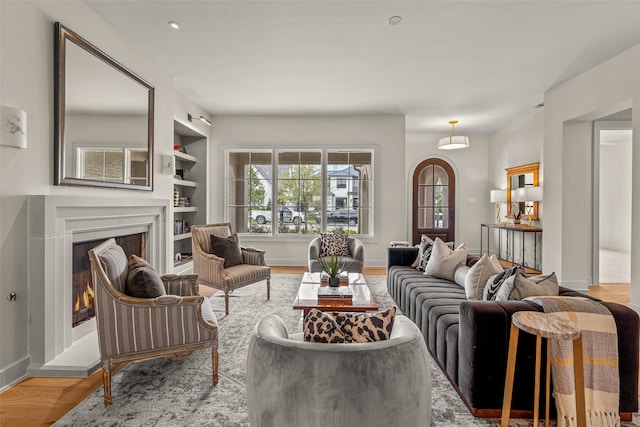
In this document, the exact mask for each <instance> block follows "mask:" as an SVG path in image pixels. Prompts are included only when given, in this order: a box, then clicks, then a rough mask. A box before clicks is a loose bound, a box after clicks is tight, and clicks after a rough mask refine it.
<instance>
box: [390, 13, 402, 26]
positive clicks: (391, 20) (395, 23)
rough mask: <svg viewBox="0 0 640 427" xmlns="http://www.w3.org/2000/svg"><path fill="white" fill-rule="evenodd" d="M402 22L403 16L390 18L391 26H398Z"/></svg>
mask: <svg viewBox="0 0 640 427" xmlns="http://www.w3.org/2000/svg"><path fill="white" fill-rule="evenodd" d="M400 21H402V16H397V15H396V16H392V17H391V18H389V25H398V24H399V23H400Z"/></svg>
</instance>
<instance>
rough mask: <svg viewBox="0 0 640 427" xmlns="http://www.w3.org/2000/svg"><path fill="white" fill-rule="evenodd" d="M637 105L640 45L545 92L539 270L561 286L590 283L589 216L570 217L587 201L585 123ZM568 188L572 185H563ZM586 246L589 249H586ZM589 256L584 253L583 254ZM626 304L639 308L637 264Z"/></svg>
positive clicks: (637, 248) (637, 186)
mask: <svg viewBox="0 0 640 427" xmlns="http://www.w3.org/2000/svg"><path fill="white" fill-rule="evenodd" d="M639 101H640V45H637V46H635V47H633V48H631V49H629V50H627V51H625V52H623V53H622V54H620V55H618V56H616V57H614V58H612V59H610V60H608V61H606V62H604V63H602V64H600V65H598V66H596V67H594V68H592V69H591V70H589V71H587V72H585V73H583V74H581V75H579V76H578V77H576V78H574V79H571V80H570V81H568V82H566V83H564V84H562V85H560V86H558V87H556V88H554V89H552V90H550V91H549V92H547V93H546V94H545V101H544V103H545V118H544V143H543V170H544V180H545V185H544V186H545V189H544V199H545V217H544V229H545V232H544V241H543V257H544V260H545V261H544V262H545V270H548V271H556V273H558V276H559V278H560V279H561V281H562V282H563V284H565V285H569V286H571V287H574V288H585V287H586V286H587V285H588V284H590V280H591V267H592V266H591V259H590V257H589V259H586V258H585V257H586V255H585V253H584V251H583V250H582V247H581V246H582V245H584V244H588V239H585V237H584V236H591V235H592V220H591V218H592V215H576V211H577V209H576V208H578V209H580V208H581V207H582V206H583V205H584V204H585V203H588V202H589V201H590V200H591V197H592V196H591V188H590V186H589V185H588V183H580V182H578V181H576V177H579V179H585V178H586V179H589V178H590V175H589V173H587V172H585V171H590V164H589V161H590V160H591V159H590V156H589V155H581V156H577V157H576V156H575V155H576V154H578V151H579V149H580V150H584V151H586V152H591V150H590V145H589V144H590V138H591V128H592V127H591V122H592V121H593V120H596V119H598V118H601V117H605V116H608V115H610V114H613V113H616V112H618V111H622V110H625V109H628V108H630V107H632V106H633V104H634V103H636V104H637V103H638V102H639ZM632 123H633V124H632V127H633V146H634V147H636V148H637V147H638V144H640V133H639V131H640V108H634V109H633V110H632ZM632 163H633V166H632V169H633V171H632V235H631V242H632V243H631V254H632V259H633V257H634V256H637V254H639V253H640V149H634V150H633V153H632ZM569 184H573V185H569ZM590 250H591V248H589V251H590ZM588 255H590V253H589V254H588ZM631 305H632V306H634V308H636V309H638V310H640V264H638V263H634V264H633V265H632V266H631Z"/></svg>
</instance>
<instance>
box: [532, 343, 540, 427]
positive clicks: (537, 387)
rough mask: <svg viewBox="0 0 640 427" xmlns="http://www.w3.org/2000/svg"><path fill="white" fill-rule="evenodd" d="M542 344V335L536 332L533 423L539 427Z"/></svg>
mask: <svg viewBox="0 0 640 427" xmlns="http://www.w3.org/2000/svg"><path fill="white" fill-rule="evenodd" d="M541 345H542V335H540V334H539V333H537V334H536V365H535V374H534V375H535V376H536V377H535V380H534V383H533V384H534V385H533V425H534V426H535V427H538V419H539V413H540V348H541Z"/></svg>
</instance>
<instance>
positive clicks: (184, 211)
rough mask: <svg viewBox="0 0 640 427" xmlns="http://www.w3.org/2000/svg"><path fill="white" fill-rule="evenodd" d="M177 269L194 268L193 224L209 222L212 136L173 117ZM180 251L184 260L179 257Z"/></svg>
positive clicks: (187, 271)
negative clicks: (209, 147) (208, 166)
mask: <svg viewBox="0 0 640 427" xmlns="http://www.w3.org/2000/svg"><path fill="white" fill-rule="evenodd" d="M173 145H174V150H173V153H172V155H173V162H172V164H173V176H174V177H173V192H174V197H173V200H174V203H173V222H172V224H171V225H172V226H173V242H172V243H173V251H172V253H173V259H174V263H173V272H174V273H177V274H187V273H191V272H192V271H193V262H192V257H191V254H192V249H191V247H192V242H191V231H190V230H191V226H193V225H202V224H207V221H208V216H207V206H208V194H207V183H208V171H207V158H208V151H207V150H208V138H207V136H206V135H204V134H203V133H201V132H200V131H199V130H198V129H196V128H195V127H194V126H193V125H191V124H189V123H183V122H180V121H178V120H174V121H173ZM177 254H180V261H175V260H176V257H177Z"/></svg>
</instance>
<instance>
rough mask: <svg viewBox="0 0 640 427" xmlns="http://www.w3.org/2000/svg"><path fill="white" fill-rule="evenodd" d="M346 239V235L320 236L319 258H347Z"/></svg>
mask: <svg viewBox="0 0 640 427" xmlns="http://www.w3.org/2000/svg"><path fill="white" fill-rule="evenodd" d="M348 237H349V236H347V235H346V234H335V233H322V234H320V256H321V257H326V256H331V255H337V256H349V245H348Z"/></svg>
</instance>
